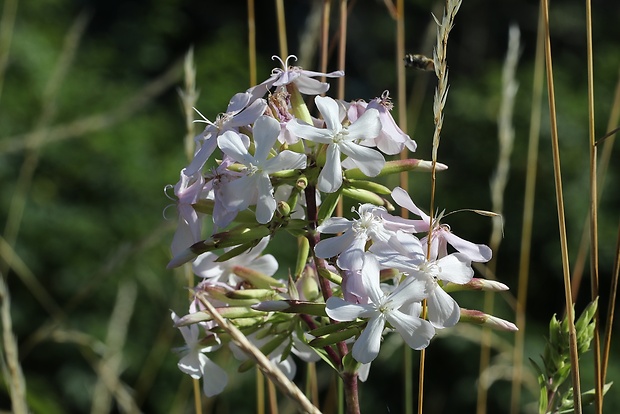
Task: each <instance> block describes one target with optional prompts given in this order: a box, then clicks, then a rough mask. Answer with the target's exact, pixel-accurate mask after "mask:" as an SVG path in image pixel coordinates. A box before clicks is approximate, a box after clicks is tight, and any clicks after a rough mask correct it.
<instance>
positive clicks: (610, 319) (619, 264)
mask: <svg viewBox="0 0 620 414" xmlns="http://www.w3.org/2000/svg"><path fill="white" fill-rule="evenodd" d="M614 263H615V264H614V271H613V275H612V278H611V287H610V288H609V305H608V307H607V325H606V326H605V336H604V344H603V358H602V364H601V365H602V367H601V383H602V384H603V385H604V384H605V379H606V377H607V364H608V363H609V350H610V349H611V332H612V330H613V326H614V325H613V323H614V309H615V308H616V296H617V293H618V275H619V274H620V225H618V238H617V241H616V257H615V260H614Z"/></svg>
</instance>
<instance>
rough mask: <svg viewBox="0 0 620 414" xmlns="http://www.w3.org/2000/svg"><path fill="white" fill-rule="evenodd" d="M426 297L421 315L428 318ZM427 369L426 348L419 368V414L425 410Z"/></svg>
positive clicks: (423, 350) (421, 352)
mask: <svg viewBox="0 0 620 414" xmlns="http://www.w3.org/2000/svg"><path fill="white" fill-rule="evenodd" d="M426 312H427V307H426V299H424V300H423V301H422V313H421V314H420V317H421V318H422V319H426ZM425 369H426V348H422V350H421V351H420V364H419V369H418V414H422V413H423V412H424V372H425Z"/></svg>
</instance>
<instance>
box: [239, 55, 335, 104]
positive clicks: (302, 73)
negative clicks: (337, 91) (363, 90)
mask: <svg viewBox="0 0 620 414" xmlns="http://www.w3.org/2000/svg"><path fill="white" fill-rule="evenodd" d="M271 59H272V60H278V61H280V63H281V64H282V69H280V68H275V69H273V70H272V71H271V76H270V77H269V79H267V80H266V81H264V82H262V83H260V84H258V85H256V86H253V87H251V88H250V89H248V90H247V93H249V94H250V95H251V98H250V101H252V100H254V99H257V98H260V97H261V96H263V95H265V93H267V91H269V89H271V88H272V87H274V86H275V87H280V86H285V85H288V84H289V83H294V84H295V85H296V86H297V89H298V90H299V92H301V93H303V94H305V95H319V94H322V93H325V92H327V90H328V89H329V84H328V83H325V82H320V81H318V80H316V79H312V78H314V77H317V76H327V77H329V78H338V77H341V76H344V72H343V71H341V70H338V71H335V72H331V73H322V72H313V71H310V70H304V69H302V68H300V67H298V66H289V64H288V62H289V60H290V59H294V60H297V56H295V55H290V56H288V57H287V58H286V61H284V62H283V61H282V59H280V57H278V56H272V57H271Z"/></svg>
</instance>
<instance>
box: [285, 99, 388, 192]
mask: <svg viewBox="0 0 620 414" xmlns="http://www.w3.org/2000/svg"><path fill="white" fill-rule="evenodd" d="M314 101H315V103H316V106H317V108H318V109H319V112H321V115H323V120H324V121H325V126H326V128H316V127H315V126H312V125H308V124H306V123H302V122H300V121H299V120H296V121H291V122H289V123H288V124H287V128H288V129H289V131H291V132H292V133H293V134H295V135H296V136H298V137H301V138H303V139H306V140H309V141H313V142H317V143H320V144H327V159H326V160H325V166H324V167H323V169H322V170H321V173H320V174H319V179H318V188H319V190H321V191H324V192H326V193H333V192H335V191H336V190H338V189H339V188H340V186H341V185H342V164H341V161H340V157H341V154H345V155H346V156H348V157H349V158H350V159H351V160H353V162H354V163H355V165H356V166H357V167H358V168H359V169H360V170H361V171H362V172H363V173H364V174H366V175H367V176H369V177H374V176H376V175H377V174H379V172H381V169H382V168H383V166H384V165H385V158H384V157H383V155H382V154H381V153H380V152H378V151H375V150H373V149H370V148H368V147H364V146H361V145H359V144H358V143H357V141H359V140H363V139H369V138H375V137H376V136H377V135H378V134H379V132H380V131H381V122H380V121H379V113H378V111H377V110H376V109H369V110H367V111H366V112H364V114H363V115H362V116H360V117H359V118H358V119H357V121H356V122H354V123H352V124H351V125H349V126H346V127H345V126H343V125H342V121H343V119H344V113H343V114H341V113H340V109H339V106H338V103H337V102H336V101H335V100H333V99H332V98H329V97H321V96H317V97H315V99H314Z"/></svg>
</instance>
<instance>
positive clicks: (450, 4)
mask: <svg viewBox="0 0 620 414" xmlns="http://www.w3.org/2000/svg"><path fill="white" fill-rule="evenodd" d="M460 7H461V1H460V0H448V1H447V2H446V8H445V10H444V14H443V17H442V19H441V22H439V21H438V20H437V18H435V16H433V18H434V19H435V23H437V43H436V45H435V49H434V50H433V63H434V65H435V75H436V76H437V88H436V89H435V96H434V101H433V116H434V118H433V121H434V124H435V131H434V133H433V146H432V167H431V195H430V199H431V200H430V209H429V216H430V218H429V220H430V226H429V230H428V235H427V237H428V241H429V242H428V250H427V252H426V257H427V258H429V257H430V253H431V245H432V243H431V240H432V236H433V235H432V231H433V220H434V210H435V188H436V181H437V178H436V172H437V171H436V168H437V152H438V150H439V141H440V137H441V129H442V127H443V117H444V113H443V109H444V106H445V104H446V99H447V97H448V89H449V88H448V64H447V47H448V36H449V34H450V30H452V27H453V25H454V18H455V17H456V13H457V12H458V10H459V8H460ZM421 317H422V318H426V300H425V301H423V302H422V314H421ZM425 360H426V349H422V351H421V352H420V368H419V374H418V377H419V380H418V414H422V412H423V409H424V372H425Z"/></svg>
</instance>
